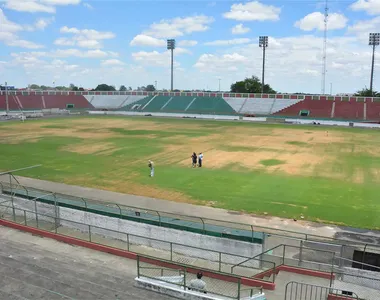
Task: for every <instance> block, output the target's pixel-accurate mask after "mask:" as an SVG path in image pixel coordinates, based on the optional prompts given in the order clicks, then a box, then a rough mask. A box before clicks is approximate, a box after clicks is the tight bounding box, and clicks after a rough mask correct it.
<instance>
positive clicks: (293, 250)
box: [231, 245, 380, 286]
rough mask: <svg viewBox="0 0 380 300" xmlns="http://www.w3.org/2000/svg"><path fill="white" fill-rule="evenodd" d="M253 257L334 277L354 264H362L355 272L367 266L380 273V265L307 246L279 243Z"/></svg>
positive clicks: (237, 265) (248, 260)
mask: <svg viewBox="0 0 380 300" xmlns="http://www.w3.org/2000/svg"><path fill="white" fill-rule="evenodd" d="M252 259H255V260H265V261H271V262H273V263H275V264H276V266H277V267H278V266H281V265H285V266H291V267H296V268H302V269H308V270H313V271H322V272H327V273H331V278H333V274H334V273H335V272H343V273H346V274H347V267H351V266H352V265H353V264H356V265H357V266H360V268H352V270H353V272H354V271H358V269H364V268H365V269H370V270H372V271H377V272H379V274H380V267H377V266H374V265H369V264H366V263H361V262H358V261H354V260H352V259H347V258H343V257H340V256H339V255H337V253H336V252H334V251H327V250H319V249H315V248H309V247H305V246H303V247H297V246H292V245H278V246H277V247H274V248H272V249H269V250H266V251H264V252H263V253H261V254H258V255H256V256H254V257H252ZM249 263H250V259H247V260H245V261H242V262H240V263H238V264H236V265H234V266H232V267H231V273H234V271H235V268H237V267H240V266H245V265H246V264H249ZM331 280H332V279H331ZM379 286H380V285H379Z"/></svg>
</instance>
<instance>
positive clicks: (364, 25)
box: [348, 16, 380, 41]
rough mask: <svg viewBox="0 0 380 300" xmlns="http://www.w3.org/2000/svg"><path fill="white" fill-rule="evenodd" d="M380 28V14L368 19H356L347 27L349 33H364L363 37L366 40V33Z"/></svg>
mask: <svg viewBox="0 0 380 300" xmlns="http://www.w3.org/2000/svg"><path fill="white" fill-rule="evenodd" d="M379 28H380V16H379V17H375V18H373V19H370V20H364V21H358V22H356V23H354V25H352V26H349V27H348V32H349V33H354V34H358V35H364V36H363V37H364V38H365V39H366V40H367V41H368V34H369V33H370V32H378V31H379Z"/></svg>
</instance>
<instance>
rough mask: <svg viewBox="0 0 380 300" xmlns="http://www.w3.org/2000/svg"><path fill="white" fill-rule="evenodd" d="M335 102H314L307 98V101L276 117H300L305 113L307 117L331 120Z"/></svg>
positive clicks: (283, 110) (282, 111)
mask: <svg viewBox="0 0 380 300" xmlns="http://www.w3.org/2000/svg"><path fill="white" fill-rule="evenodd" d="M333 103H334V101H327V100H312V99H311V98H309V97H306V98H305V100H303V101H300V102H297V103H296V104H294V105H292V106H289V107H287V108H284V109H282V110H280V111H278V112H276V113H275V114H274V115H279V116H300V115H301V112H305V114H306V116H309V117H313V118H330V117H331V112H332V106H333Z"/></svg>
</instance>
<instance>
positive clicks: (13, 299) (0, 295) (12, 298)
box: [0, 288, 29, 300]
mask: <svg viewBox="0 0 380 300" xmlns="http://www.w3.org/2000/svg"><path fill="white" fill-rule="evenodd" d="M0 299H7V300H29V298H25V297H21V296H16V295H12V294H10V293H7V292H4V291H3V290H2V289H1V288H0Z"/></svg>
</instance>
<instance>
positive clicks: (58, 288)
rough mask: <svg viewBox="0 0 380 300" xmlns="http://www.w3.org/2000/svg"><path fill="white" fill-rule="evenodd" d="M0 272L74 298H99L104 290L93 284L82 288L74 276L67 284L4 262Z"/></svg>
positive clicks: (0, 266) (0, 265)
mask: <svg viewBox="0 0 380 300" xmlns="http://www.w3.org/2000/svg"><path fill="white" fill-rule="evenodd" d="M0 274H7V276H8V277H10V278H13V279H15V280H21V281H23V282H26V283H27V284H31V285H33V286H36V287H39V288H42V289H45V290H47V291H50V292H52V293H57V294H60V295H64V296H66V297H71V298H76V299H97V298H100V297H101V296H102V295H103V293H102V292H104V291H102V290H100V291H99V292H98V290H99V289H96V288H95V286H92V287H91V288H88V289H84V288H83V287H81V286H80V282H79V281H77V282H76V278H75V277H72V282H71V284H67V283H64V282H61V281H59V280H56V279H52V278H49V277H45V276H43V275H40V274H37V273H34V272H29V271H26V270H24V269H22V268H14V267H11V266H7V265H4V264H0ZM74 286H75V287H74ZM108 296H110V295H108Z"/></svg>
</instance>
